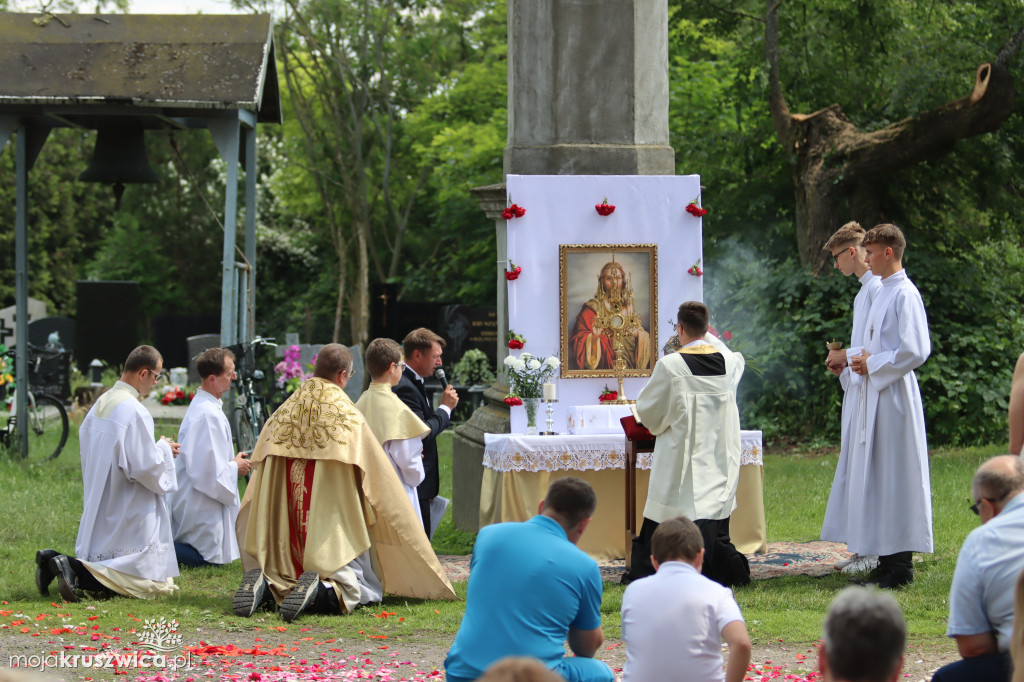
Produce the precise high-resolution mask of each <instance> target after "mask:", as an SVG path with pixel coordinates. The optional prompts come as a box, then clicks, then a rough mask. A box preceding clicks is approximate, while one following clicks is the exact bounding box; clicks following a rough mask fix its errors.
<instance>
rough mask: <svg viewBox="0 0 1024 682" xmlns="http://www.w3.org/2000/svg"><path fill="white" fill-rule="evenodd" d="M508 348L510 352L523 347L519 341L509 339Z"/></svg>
mask: <svg viewBox="0 0 1024 682" xmlns="http://www.w3.org/2000/svg"><path fill="white" fill-rule="evenodd" d="M508 347H509V348H511V349H512V350H519V349H520V348H522V347H523V342H522V341H520V340H519V339H509V341H508Z"/></svg>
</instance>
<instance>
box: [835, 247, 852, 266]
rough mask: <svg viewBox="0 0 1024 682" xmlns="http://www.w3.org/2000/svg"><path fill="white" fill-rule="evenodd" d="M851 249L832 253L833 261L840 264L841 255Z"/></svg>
mask: <svg viewBox="0 0 1024 682" xmlns="http://www.w3.org/2000/svg"><path fill="white" fill-rule="evenodd" d="M849 250H850V249H843V250H842V251H840V252H839V253H833V254H832V262H833V263H835V264H836V265H839V257H840V256H842V255H843V254H844V253H846V252H847V251H849Z"/></svg>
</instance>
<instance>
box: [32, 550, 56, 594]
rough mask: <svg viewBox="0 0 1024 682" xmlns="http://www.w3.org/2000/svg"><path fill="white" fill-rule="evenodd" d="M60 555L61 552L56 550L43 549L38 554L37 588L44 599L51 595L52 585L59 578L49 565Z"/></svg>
mask: <svg viewBox="0 0 1024 682" xmlns="http://www.w3.org/2000/svg"><path fill="white" fill-rule="evenodd" d="M58 554H60V552H58V551H57V550H54V549H41V550H39V551H38V552H36V588H37V589H38V590H39V594H41V595H43V596H44V597H48V596H49V595H50V583H51V582H53V579H54V578H55V577H57V576H55V575H54V574H53V573H52V572H51V571H50V565H49V564H50V559H52V558H53V557H55V556H57V555H58Z"/></svg>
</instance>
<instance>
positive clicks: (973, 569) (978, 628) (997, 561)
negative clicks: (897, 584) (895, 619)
mask: <svg viewBox="0 0 1024 682" xmlns="http://www.w3.org/2000/svg"><path fill="white" fill-rule="evenodd" d="M1022 492H1024V463H1022V462H1021V459H1020V457H1018V456H1016V455H1002V456H1000V457H993V458H992V459H990V460H988V461H987V462H985V463H984V464H982V465H981V466H980V467H978V471H977V472H976V473H975V474H974V480H973V481H972V482H971V498H972V499H973V500H974V504H973V505H971V511H973V512H974V513H975V514H977V515H978V516H980V517H981V523H982V525H981V526H980V527H979V528H975V529H974V530H972V531H971V532H970V534H968V536H967V539H966V540H964V544H963V546H962V547H961V548H960V554H959V555H958V556H957V560H956V570H955V571H954V572H953V584H952V585H951V586H950V588H949V622H948V623H947V625H946V634H947V635H948V636H950V637H952V638H953V639H955V640H956V647H957V650H958V651H959V652H960V657H961V660H959V661H956V662H954V663H950V664H949V665H945V666H943V667H942V668H939V670H938V671H937V672H936V673H935V675H934V676H933V677H932V680H934V682H961V681H964V680H966V681H970V680H988V681H991V682H1009V680H1010V673H1011V671H1012V669H1013V665H1012V662H1011V660H1010V655H1009V649H1010V641H1011V638H1012V637H1013V636H1014V633H1013V631H1014V622H1013V606H1014V604H1013V601H1014V586H1015V585H1016V583H1017V576H1019V575H1020V574H1021V571H1022V570H1024V495H1021V493H1022ZM1020 626H1021V624H1020V623H1017V624H1016V627H1020Z"/></svg>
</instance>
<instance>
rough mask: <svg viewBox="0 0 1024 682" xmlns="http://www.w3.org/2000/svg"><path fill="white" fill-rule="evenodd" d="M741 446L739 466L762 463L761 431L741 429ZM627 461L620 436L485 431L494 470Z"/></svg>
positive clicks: (615, 465) (644, 457)
mask: <svg viewBox="0 0 1024 682" xmlns="http://www.w3.org/2000/svg"><path fill="white" fill-rule="evenodd" d="M740 447H741V451H740V466H747V465H749V464H754V465H758V466H760V465H761V464H762V461H763V460H762V457H761V455H762V451H761V432H760V431H741V432H740ZM651 454H652V453H650V452H642V453H640V454H639V455H638V456H637V462H636V467H637V469H650V468H651ZM625 462H626V439H625V438H624V437H623V436H621V435H619V436H613V435H610V434H608V435H572V436H527V435H524V434H521V433H488V434H484V466H485V467H487V468H488V469H493V470H494V471H501V472H507V471H532V472H537V471H601V470H603V469H622V468H624V467H625Z"/></svg>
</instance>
